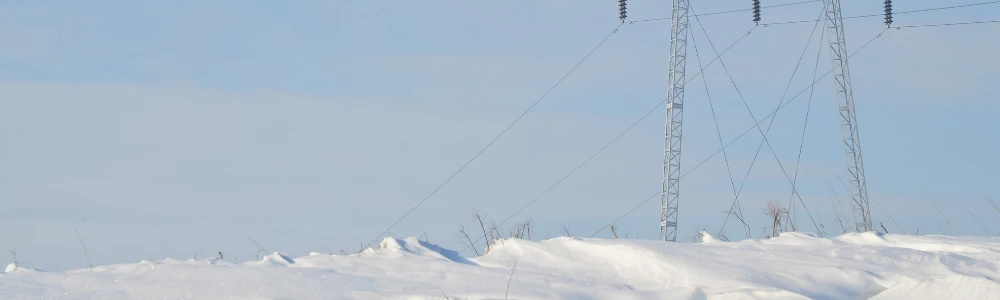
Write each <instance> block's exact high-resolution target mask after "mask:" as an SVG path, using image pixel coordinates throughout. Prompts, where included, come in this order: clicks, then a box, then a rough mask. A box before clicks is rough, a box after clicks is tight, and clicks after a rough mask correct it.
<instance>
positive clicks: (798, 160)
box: [772, 22, 826, 224]
mask: <svg viewBox="0 0 1000 300" xmlns="http://www.w3.org/2000/svg"><path fill="white" fill-rule="evenodd" d="M817 24H819V22H817ZM824 35H826V31H825V30H824V31H823V32H820V36H819V41H820V43H822V42H823V36H824ZM821 52H823V46H822V44H820V45H818V47H816V63H815V64H814V65H813V77H812V78H813V80H816V73H818V72H819V57H820V53H821ZM803 53H804V52H803ZM815 90H816V88H815V86H812V87H810V88H809V101H808V102H807V104H806V117H805V121H803V122H802V135H801V136H800V137H799V154H798V157H797V158H796V159H795V175H794V176H793V177H792V195H790V196H789V197H788V198H789V199H788V206H789V212H791V211H793V210H794V209H795V206H794V203H795V201H794V197H795V186H796V184H798V182H799V167H801V166H802V149H803V148H804V147H805V144H806V128H808V127H809V112H810V111H811V110H812V102H813V92H814V91H815ZM772 120H774V119H772ZM789 215H790V216H793V217H792V224H794V223H795V219H794V214H792V213H789Z"/></svg>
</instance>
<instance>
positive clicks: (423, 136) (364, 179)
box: [341, 11, 579, 199]
mask: <svg viewBox="0 0 1000 300" xmlns="http://www.w3.org/2000/svg"><path fill="white" fill-rule="evenodd" d="M576 15H579V11H577V14H576ZM576 15H570V16H567V17H566V19H564V20H563V21H562V22H561V23H560V24H559V26H556V27H555V28H554V29H552V31H551V32H549V34H548V35H546V36H545V37H544V39H543V41H549V40H551V37H552V36H554V35H555V34H556V33H557V32H559V31H560V30H562V28H563V27H565V26H566V24H568V23H569V21H570V20H571V19H572V18H573V17H574V16H576ZM531 45H533V46H539V43H531ZM527 56H528V51H525V52H524V53H522V54H521V56H520V57H518V58H517V60H515V61H513V62H511V63H510V64H509V65H507V67H506V68H504V69H503V71H502V72H500V73H499V74H497V76H495V77H493V78H492V79H491V80H490V81H489V82H488V83H487V85H493V84H495V83H496V82H497V81H498V80H500V78H503V77H504V76H506V75H507V73H510V70H512V69H513V68H514V66H516V65H519V64H520V63H521V62H522V61H524V58H525V57H527ZM473 89H474V87H469V88H467V89H462V90H460V91H459V92H458V93H456V94H455V95H456V96H461V95H463V94H465V93H467V92H469V91H472V90H473ZM483 92H485V91H484V90H479V91H478V92H477V93H475V94H473V97H472V98H478V96H479V95H481V94H482V93H483ZM453 117H454V115H448V116H445V117H442V118H441V119H440V120H438V122H437V123H436V124H434V125H433V126H431V128H430V129H428V130H427V131H426V132H424V133H423V134H421V135H420V136H419V137H417V138H416V139H414V140H412V141H411V142H409V143H406V144H404V145H402V146H400V147H399V152H397V153H396V155H395V157H394V158H393V159H384V160H380V161H381V162H382V164H379V165H377V166H376V167H373V168H370V170H371V171H370V172H368V174H367V175H365V176H364V177H362V178H361V180H359V181H358V182H357V183H355V184H353V186H354V187H360V186H361V185H363V184H365V183H366V182H368V180H369V179H371V178H372V176H374V175H375V174H377V173H378V170H380V169H382V168H384V167H385V166H386V165H388V164H389V163H390V162H392V161H393V160H395V159H398V158H399V156H402V154H403V153H405V150H406V149H409V148H412V147H413V146H415V145H417V144H419V143H420V142H422V141H423V140H424V139H426V138H427V137H429V136H430V135H431V134H432V133H434V131H436V130H437V129H438V128H439V127H441V125H443V124H444V123H446V122H448V121H449V120H451V119H452V118H453ZM344 197H346V196H345V195H344V194H341V199H343V198H344Z"/></svg>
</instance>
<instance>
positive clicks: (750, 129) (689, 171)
mask: <svg viewBox="0 0 1000 300" xmlns="http://www.w3.org/2000/svg"><path fill="white" fill-rule="evenodd" d="M885 31H886V30H882V32H879V33H878V34H877V35H875V37H872V38H871V39H870V40H868V42H866V43H865V44H864V45H861V47H860V48H858V49H857V50H854V53H851V55H849V56H847V57H848V58H851V57H854V55H856V54H858V52H861V50H864V49H865V48H866V47H868V45H869V44H871V43H872V42H874V41H875V40H876V39H878V38H880V37H882V34H883V33H885ZM832 72H833V71H832V70H830V71H826V73H824V74H823V76H820V77H819V78H817V79H816V80H813V82H812V83H810V84H809V86H807V87H805V88H803V89H802V90H801V91H799V93H798V94H796V95H795V96H793V97H792V98H790V99H788V100H787V101H785V102H784V103H782V104H781V105H779V106H778V108H777V109H775V110H774V111H773V112H771V113H770V114H768V115H766V116H764V117H763V118H762V119H761V120H760V121H758V122H757V124H754V125H753V126H751V127H750V128H747V129H746V130H745V131H743V133H741V134H740V135H738V136H736V138H734V139H732V140H730V141H729V143H726V145H725V146H723V147H722V148H721V149H719V150H718V151H715V153H712V155H709V156H708V157H707V158H705V159H704V160H702V161H701V162H700V163H698V164H697V165H695V166H694V167H693V168H691V169H690V170H688V171H687V172H685V173H684V174H681V178H684V176H687V174H690V173H691V172H693V171H694V170H697V169H698V167H701V166H702V165H703V164H705V162H707V161H708V160H710V159H712V158H713V157H715V156H716V155H718V154H719V152H722V150H725V149H726V148H727V147H729V146H730V145H732V144H733V143H735V142H736V141H737V140H739V139H740V138H742V137H743V136H745V135H746V134H747V133H750V131H752V130H754V128H757V127H758V126H760V124H761V123H763V122H764V121H766V120H767V119H768V118H770V117H771V116H774V114H776V113H777V112H778V110H780V109H782V108H783V107H785V106H786V105H788V104H789V103H791V102H792V101H794V100H795V99H797V98H798V97H799V96H800V95H802V93H805V91H806V90H809V89H810V88H812V87H813V86H815V85H816V83H817V82H819V81H820V80H823V78H826V76H827V75H830V73H832ZM661 189H662V188H661ZM659 193H661V191H657V192H656V194H653V196H651V197H649V198H647V199H646V200H643V201H642V202H639V203H638V204H636V205H635V206H634V207H632V209H629V210H628V211H627V212H625V213H624V214H622V215H620V216H618V218H616V219H615V220H614V221H612V222H611V223H608V225H606V226H604V227H603V228H601V230H604V229H606V228H608V226H611V225H613V224H614V223H615V222H618V221H619V220H621V219H622V218H624V217H625V216H627V215H628V214H631V213H632V212H633V211H635V210H636V209H638V208H639V207H640V206H643V205H645V204H646V203H649V201H650V200H653V198H654V197H656V195H659ZM597 233H600V231H598V232H596V233H594V235H597ZM594 235H591V237H593V236H594Z"/></svg>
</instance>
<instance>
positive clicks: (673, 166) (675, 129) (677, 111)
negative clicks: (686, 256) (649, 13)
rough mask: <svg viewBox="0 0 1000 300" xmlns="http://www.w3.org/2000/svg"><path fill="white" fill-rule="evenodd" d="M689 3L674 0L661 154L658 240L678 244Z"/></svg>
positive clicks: (683, 0)
mask: <svg viewBox="0 0 1000 300" xmlns="http://www.w3.org/2000/svg"><path fill="white" fill-rule="evenodd" d="M688 7H689V3H688V0H674V9H673V14H672V15H671V17H670V66H669V69H668V73H669V77H668V81H669V88H668V89H667V128H666V137H665V141H664V143H665V146H664V150H663V189H662V191H661V194H662V195H661V197H662V198H661V206H660V207H661V211H660V239H662V240H664V241H673V242H676V241H677V202H678V200H679V194H680V184H679V183H680V177H681V130H682V129H683V127H682V126H681V125H682V124H681V121H682V120H683V119H684V81H685V80H684V79H685V76H684V75H685V73H684V72H685V65H686V64H687V39H688V25H689V23H688Z"/></svg>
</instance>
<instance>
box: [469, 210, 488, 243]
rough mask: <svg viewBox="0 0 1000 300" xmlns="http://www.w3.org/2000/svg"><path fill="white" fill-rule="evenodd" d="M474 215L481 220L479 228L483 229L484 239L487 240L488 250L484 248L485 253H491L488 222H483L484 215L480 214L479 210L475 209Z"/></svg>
mask: <svg viewBox="0 0 1000 300" xmlns="http://www.w3.org/2000/svg"><path fill="white" fill-rule="evenodd" d="M472 215H473V216H475V217H476V221H479V228H480V229H482V230H483V239H484V240H486V250H483V253H490V242H491V240H490V237H489V235H488V234H487V233H486V223H485V222H483V217H482V216H481V215H479V211H476V210H475V209H473V210H472Z"/></svg>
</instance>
